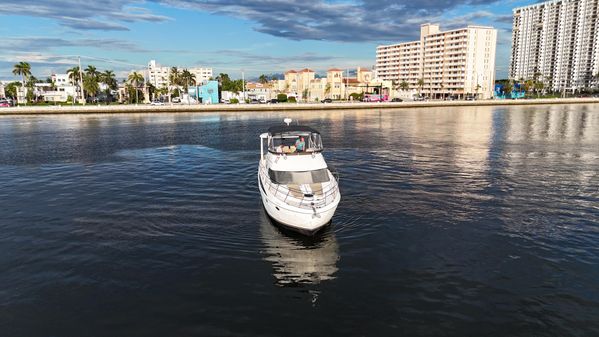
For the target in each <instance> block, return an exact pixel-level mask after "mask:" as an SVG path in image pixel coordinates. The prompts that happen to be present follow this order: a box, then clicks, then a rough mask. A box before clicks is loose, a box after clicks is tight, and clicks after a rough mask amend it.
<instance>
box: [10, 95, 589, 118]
mask: <svg viewBox="0 0 599 337" xmlns="http://www.w3.org/2000/svg"><path fill="white" fill-rule="evenodd" d="M593 103H599V98H548V99H520V100H484V101H425V102H397V103H395V102H385V103H374V102H373V103H370V102H356V103H349V102H339V103H297V104H294V103H279V104H207V105H182V104H177V105H164V106H152V105H149V104H139V105H134V104H131V105H87V106H68V105H67V106H31V107H30V106H24V107H12V108H0V116H14V115H62V114H103V113H104V114H115V113H177V112H243V111H248V112H249V111H313V110H359V109H408V108H437V107H462V106H464V107H470V106H518V105H520V106H523V105H553V104H593Z"/></svg>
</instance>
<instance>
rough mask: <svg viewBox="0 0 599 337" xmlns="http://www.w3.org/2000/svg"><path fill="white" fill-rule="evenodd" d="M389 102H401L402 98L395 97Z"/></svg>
mask: <svg viewBox="0 0 599 337" xmlns="http://www.w3.org/2000/svg"><path fill="white" fill-rule="evenodd" d="M391 102H403V99H401V98H398V97H395V98H393V99H391Z"/></svg>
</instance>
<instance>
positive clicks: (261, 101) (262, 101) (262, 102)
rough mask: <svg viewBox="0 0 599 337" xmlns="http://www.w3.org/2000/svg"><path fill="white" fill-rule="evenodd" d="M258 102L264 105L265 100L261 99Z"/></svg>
mask: <svg viewBox="0 0 599 337" xmlns="http://www.w3.org/2000/svg"><path fill="white" fill-rule="evenodd" d="M258 101H259V102H260V104H266V99H264V98H261V99H259V100H258Z"/></svg>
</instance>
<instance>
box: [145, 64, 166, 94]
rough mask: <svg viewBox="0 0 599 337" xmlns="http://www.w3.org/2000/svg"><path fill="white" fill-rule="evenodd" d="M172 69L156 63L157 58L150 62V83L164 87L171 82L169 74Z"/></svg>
mask: <svg viewBox="0 0 599 337" xmlns="http://www.w3.org/2000/svg"><path fill="white" fill-rule="evenodd" d="M170 71H171V69H170V68H169V67H163V66H161V65H160V64H158V63H156V60H151V61H150V62H148V83H150V84H152V85H153V86H154V87H155V88H164V87H166V86H168V84H169V78H168V77H169V74H170Z"/></svg>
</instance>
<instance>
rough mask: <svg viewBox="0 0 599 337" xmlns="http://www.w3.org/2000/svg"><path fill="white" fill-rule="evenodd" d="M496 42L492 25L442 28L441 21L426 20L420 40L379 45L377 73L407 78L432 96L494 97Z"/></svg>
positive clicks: (383, 76) (398, 79)
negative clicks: (451, 28)
mask: <svg viewBox="0 0 599 337" xmlns="http://www.w3.org/2000/svg"><path fill="white" fill-rule="evenodd" d="M496 45H497V30H496V29H494V28H492V27H482V26H468V27H466V28H460V29H454V30H449V31H444V32H441V31H440V30H439V26H438V25H432V24H424V25H422V26H421V27H420V40H418V41H412V42H404V43H398V44H393V45H383V46H378V47H377V50H376V71H377V77H378V78H380V79H382V80H389V81H395V82H396V84H397V85H399V84H400V83H401V82H404V81H405V82H407V83H408V84H409V86H410V89H418V90H419V91H421V93H422V94H423V95H426V96H429V97H432V98H444V97H447V96H451V95H455V96H460V97H463V96H465V95H472V96H478V97H479V98H482V99H488V98H492V97H493V90H494V84H495V49H496ZM420 80H422V82H423V83H421V84H422V86H420V85H419V82H420Z"/></svg>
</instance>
